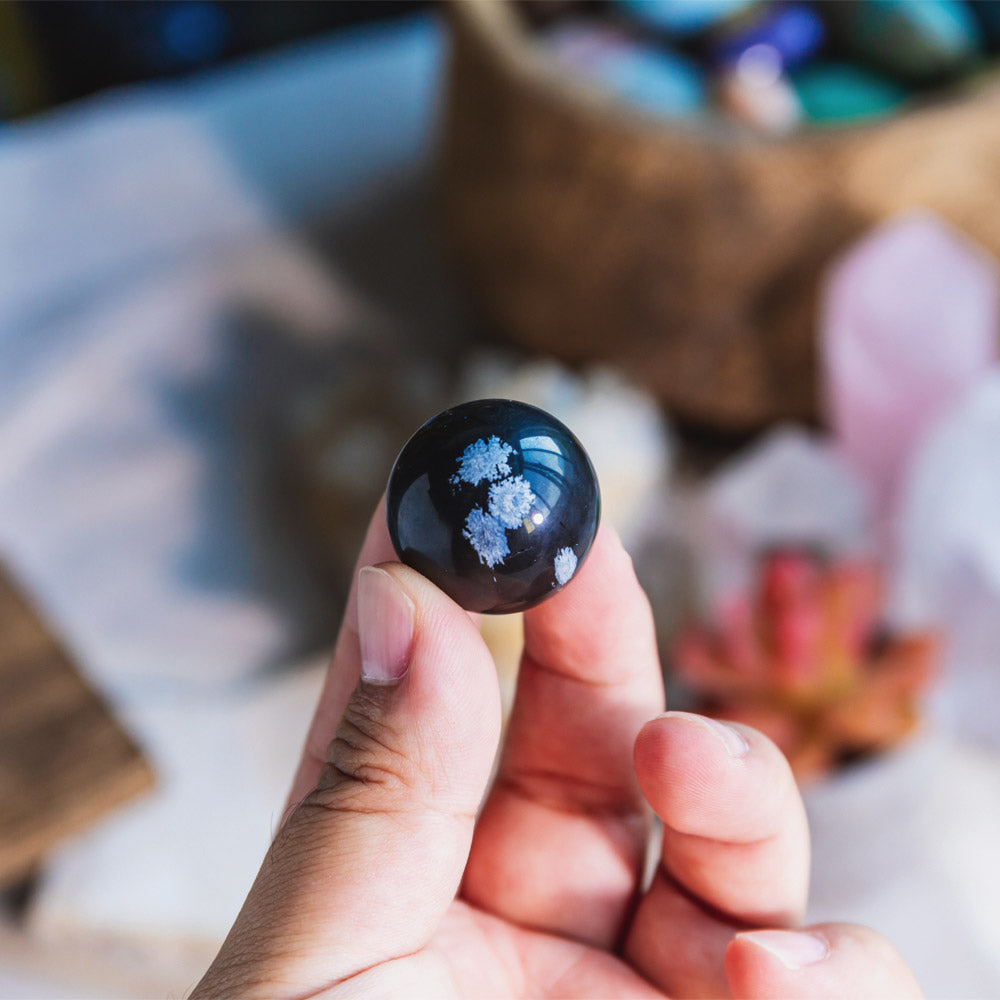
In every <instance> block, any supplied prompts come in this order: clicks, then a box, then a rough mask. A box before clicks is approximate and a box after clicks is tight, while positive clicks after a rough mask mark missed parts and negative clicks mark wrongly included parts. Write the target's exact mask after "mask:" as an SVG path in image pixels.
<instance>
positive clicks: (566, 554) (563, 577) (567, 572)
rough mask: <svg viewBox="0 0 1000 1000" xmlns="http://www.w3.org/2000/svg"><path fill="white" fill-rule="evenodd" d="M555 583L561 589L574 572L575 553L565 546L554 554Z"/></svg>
mask: <svg viewBox="0 0 1000 1000" xmlns="http://www.w3.org/2000/svg"><path fill="white" fill-rule="evenodd" d="M555 570H556V582H557V583H558V584H559V586H560V587H561V586H562V585H563V584H565V583H567V582H568V581H569V580H571V579H572V577H573V574H574V573H575V572H576V553H575V552H574V551H573V550H572V549H571V548H570V547H569V546H568V545H567V546H566V547H565V548H562V549H560V550H559V551H558V552H557V553H556V558H555Z"/></svg>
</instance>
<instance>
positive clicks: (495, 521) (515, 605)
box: [386, 399, 601, 614]
mask: <svg viewBox="0 0 1000 1000" xmlns="http://www.w3.org/2000/svg"><path fill="white" fill-rule="evenodd" d="M600 507H601V504H600V493H599V490H598V486H597V477H596V475H595V474H594V468H593V466H592V465H591V463H590V459H589V458H588V456H587V453H586V452H585V451H584V449H583V446H582V445H581V444H580V442H579V441H578V440H577V439H576V437H574V435H573V433H572V432H571V431H570V430H569V429H568V428H567V427H566V426H565V425H564V424H562V423H560V422H559V421H558V420H556V418H555V417H553V416H552V415H551V414H548V413H546V412H545V411H544V410H540V409H538V408H537V407H534V406H529V405H528V404H527V403H520V402H516V401H514V400H509V399H481V400H476V401H473V402H469V403H463V404H461V405H460V406H456V407H453V408H452V409H450V410H445V411H444V412H443V413H439V414H438V415H437V416H436V417H434V418H433V419H432V420H429V421H428V422H427V423H426V424H424V425H423V427H421V428H420V429H419V430H418V431H417V432H416V433H415V434H414V435H413V437H412V438H410V440H409V441H408V442H407V443H406V445H405V446H404V447H403V450H402V451H401V452H400V453H399V457H398V458H397V459H396V462H395V464H394V465H393V468H392V473H391V475H390V476H389V485H388V487H387V489H386V520H387V522H388V526H389V535H390V537H391V539H392V544H393V547H394V548H395V550H396V554H397V555H398V556H399V558H400V559H401V560H402V561H403V562H404V563H406V564H407V565H408V566H412V567H413V568H414V569H416V570H417V571H419V572H420V573H422V574H423V575H424V576H426V577H427V578H428V579H429V580H431V581H432V582H433V583H435V584H437V586H438V587H440V588H441V589H442V590H443V591H444V592H445V593H446V594H448V595H449V596H450V597H452V598H453V599H454V600H455V601H457V602H458V603H459V604H460V605H461V606H462V607H463V608H466V609H467V610H469V611H481V612H484V613H486V614H502V613H507V612H513V611H524V610H525V609H527V608H530V607H532V606H534V605H535V604H537V603H538V602H539V601H542V600H544V599H545V598H546V597H549V596H551V595H552V594H554V593H556V592H557V591H559V590H561V589H562V587H564V586H565V585H566V584H567V583H569V581H570V580H571V579H572V577H573V576H574V575H575V573H576V572H577V570H578V569H579V567H580V566H581V565H582V564H583V561H584V559H586V557H587V553H588V552H589V551H590V546H591V544H592V543H593V540H594V535H595V534H596V533H597V525H598V522H599V520H600Z"/></svg>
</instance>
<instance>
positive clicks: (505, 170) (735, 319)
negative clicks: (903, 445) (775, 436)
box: [441, 0, 1000, 432]
mask: <svg viewBox="0 0 1000 1000" xmlns="http://www.w3.org/2000/svg"><path fill="white" fill-rule="evenodd" d="M447 10H448V12H449V19H450V23H451V29H452V60H451V69H450V81H449V87H448V99H447V105H446V111H445V118H444V129H443V137H442V140H443V141H442V153H441V156H442V162H441V168H442V174H441V177H442V184H443V201H444V208H445V223H446V229H447V233H448V236H449V239H450V243H451V245H452V247H453V249H454V251H455V253H456V258H457V261H458V263H459V266H460V268H461V269H462V271H463V272H464V274H465V277H466V278H467V279H468V282H469V285H470V287H471V288H472V289H473V290H474V293H475V294H476V295H477V297H478V298H479V300H480V302H481V304H482V305H483V306H484V307H485V309H486V312H487V315H489V316H490V317H491V318H492V320H493V321H494V322H495V324H496V326H497V327H498V329H499V330H500V331H501V333H502V334H503V335H504V336H505V337H507V338H509V340H510V342H511V343H513V344H516V345H518V346H520V347H522V348H525V349H527V350H530V351H532V352H536V353H543V354H551V355H554V356H556V357H559V358H561V359H563V360H566V361H569V362H592V361H595V360H611V361H613V362H615V363H616V364H617V365H619V366H620V367H621V368H622V369H623V370H624V371H625V372H626V374H628V375H630V376H631V377H633V378H635V379H638V380H639V381H640V382H642V383H644V384H645V385H647V386H648V387H650V388H651V389H652V390H653V391H654V392H655V393H657V395H658V396H659V397H660V398H661V399H662V400H663V402H664V403H665V404H666V405H667V406H668V408H669V409H670V410H671V411H672V412H673V413H674V414H675V415H676V416H677V417H679V418H681V419H684V420H687V421H690V422H694V423H697V424H701V425H703V426H707V427H712V428H715V429H718V430H723V431H734V432H742V431H748V430H754V429H756V428H759V427H761V426H763V425H766V424H768V423H770V422H773V421H775V420H778V419H782V418H792V419H802V420H814V419H816V418H817V413H818V398H817V397H818V391H817V351H816V343H815V338H816V314H817V308H816V305H817V294H818V288H819V284H820V280H821V277H822V274H823V272H824V269H825V267H826V265H827V263H828V261H829V260H830V258H831V256H832V255H833V254H835V253H836V252H837V251H838V250H840V249H841V248H842V247H844V245H845V244H846V243H848V242H850V241H851V240H852V239H853V238H855V237H856V236H858V235H859V234H860V233H861V232H863V231H864V230H866V229H867V228H869V227H870V226H872V225H873V224H874V223H876V222H877V221H878V220H880V219H883V218H885V217H887V216H890V215H893V214H895V213H897V212H899V211H902V210H906V209H911V208H916V207H923V208H926V209H930V210H931V211H934V212H936V213H938V214H939V215H940V216H942V217H943V218H945V219H948V220H950V221H951V222H952V223H954V224H955V225H957V226H958V227H960V228H962V229H964V230H966V231H967V232H968V233H969V234H971V235H972V236H973V237H974V238H975V239H977V240H978V241H979V242H980V243H982V244H984V245H985V246H986V247H987V248H989V249H991V250H993V251H994V252H995V253H1000V86H998V85H997V83H996V79H995V78H990V79H988V80H984V81H980V82H979V83H978V84H977V85H976V86H975V87H974V88H972V89H969V90H968V91H967V92H965V93H963V95H962V97H961V98H960V99H958V98H954V99H950V100H948V101H942V102H939V103H935V104H933V105H930V106H927V107H924V108H921V109H919V110H914V111H910V112H908V113H906V114H903V115H900V116H898V117H897V118H894V119H892V120H889V121H887V122H884V123H880V124H878V125H875V126H866V127H856V128H848V129H831V130H820V129H814V130H804V131H803V132H801V133H799V134H796V135H795V136H793V137H791V138H787V139H782V140H770V139H766V138H762V137H758V136H754V135H749V134H747V133H746V132H744V131H741V130H738V129H736V128H733V127H725V126H724V125H723V124H721V123H717V122H706V124H705V125H704V127H693V126H687V127H685V126H684V125H682V124H674V123H665V122H664V121H663V120H662V119H656V118H654V117H652V116H650V115H644V114H643V113H641V112H639V111H637V110H633V109H632V108H630V107H628V106H626V105H625V104H624V103H623V102H621V101H619V100H617V99H616V98H614V97H613V96H612V95H610V94H608V93H605V92H603V91H602V90H601V89H600V88H599V87H598V86H597V85H595V84H594V83H592V82H589V81H587V80H586V79H584V78H583V77H581V76H579V75H578V74H575V73H573V72H572V71H571V70H568V69H566V68H563V67H562V66H561V65H560V64H559V63H557V62H556V60H555V59H554V58H553V57H552V56H551V55H549V54H548V53H547V52H546V50H545V48H544V46H543V44H542V43H541V42H540V41H538V40H537V39H535V38H533V37H532V35H531V34H530V32H529V30H528V28H527V26H526V25H525V24H524V23H523V22H522V21H521V18H520V16H519V14H518V11H517V8H516V7H514V6H513V5H510V4H507V3H503V2H500V0H453V2H452V3H451V4H450V5H448V7H447Z"/></svg>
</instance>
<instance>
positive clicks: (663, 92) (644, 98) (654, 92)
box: [591, 44, 708, 118]
mask: <svg viewBox="0 0 1000 1000" xmlns="http://www.w3.org/2000/svg"><path fill="white" fill-rule="evenodd" d="M591 69H592V72H594V74H595V75H596V76H598V77H599V78H600V79H601V80H602V81H603V82H604V84H605V85H606V86H607V87H609V88H610V89H611V90H612V91H614V93H616V94H618V95H619V96H620V97H623V98H625V100H627V101H629V102H630V103H632V104H634V105H635V106H636V107H638V108H642V109H644V110H646V111H652V112H654V113H655V114H658V115H665V116H666V117H670V118H690V117H693V116H695V115H699V114H701V113H702V111H704V109H705V106H706V104H707V103H708V90H707V87H706V85H705V77H704V74H703V73H702V71H701V69H700V68H699V67H698V65H697V63H695V62H693V61H692V60H690V59H687V58H685V57H684V56H681V55H679V54H678V53H676V52H670V51H669V50H666V49H653V48H648V47H646V46H643V45H637V44H629V45H626V46H623V47H622V48H621V49H620V50H619V51H617V52H615V53H614V55H613V56H612V57H610V58H607V59H603V60H601V61H599V62H597V63H596V64H595V65H594V66H593V67H592V68H591Z"/></svg>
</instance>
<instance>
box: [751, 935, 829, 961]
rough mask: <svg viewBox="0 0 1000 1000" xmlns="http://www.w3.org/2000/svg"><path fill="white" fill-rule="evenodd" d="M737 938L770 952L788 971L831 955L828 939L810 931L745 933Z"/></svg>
mask: <svg viewBox="0 0 1000 1000" xmlns="http://www.w3.org/2000/svg"><path fill="white" fill-rule="evenodd" d="M736 936H737V937H738V938H740V940H742V941H749V942H750V943H751V944H754V945H756V946H757V947H758V948H763V949H764V951H769V952H770V953H771V954H772V955H774V957H775V958H776V959H778V961H779V962H781V964H782V965H783V966H784V967H785V968H786V969H801V968H802V967H803V966H804V965H815V964H816V963H817V962H822V961H823V959H824V958H826V956H827V955H829V954H830V945H829V944H828V943H827V941H826V939H825V938H823V937H820V935H819V934H812V933H810V932H809V931H745V932H744V933H742V934H737V935H736Z"/></svg>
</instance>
